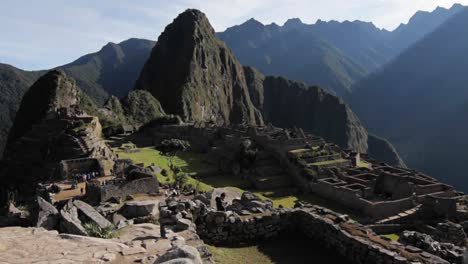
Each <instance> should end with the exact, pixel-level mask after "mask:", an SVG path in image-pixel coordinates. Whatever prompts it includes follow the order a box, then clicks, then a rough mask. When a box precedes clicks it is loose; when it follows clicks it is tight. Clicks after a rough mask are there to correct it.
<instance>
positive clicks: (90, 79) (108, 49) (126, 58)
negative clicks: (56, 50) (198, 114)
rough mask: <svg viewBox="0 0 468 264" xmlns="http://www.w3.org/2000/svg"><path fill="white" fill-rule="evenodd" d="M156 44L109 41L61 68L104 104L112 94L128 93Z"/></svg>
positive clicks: (122, 95)
mask: <svg viewBox="0 0 468 264" xmlns="http://www.w3.org/2000/svg"><path fill="white" fill-rule="evenodd" d="M154 44H155V43H154V42H153V41H150V40H145V39H128V40H126V41H123V42H121V43H119V44H116V43H108V44H107V45H106V46H104V47H103V48H102V49H101V50H100V51H98V52H96V53H92V54H88V55H85V56H83V57H81V58H79V59H77V60H76V61H74V62H72V63H69V64H66V65H63V66H60V67H59V68H61V69H63V70H65V72H66V73H67V74H68V75H70V76H71V77H73V78H74V79H75V80H76V81H77V84H78V85H79V86H80V88H81V89H82V90H83V91H84V92H86V93H87V94H88V95H89V96H91V97H92V98H93V99H94V100H95V101H96V102H97V103H98V104H102V103H104V101H105V100H106V99H107V97H108V96H109V94H111V95H115V96H117V97H119V98H120V97H124V96H126V95H127V93H128V92H129V91H130V90H131V88H132V87H133V85H134V83H135V80H136V79H137V78H138V74H139V73H140V72H141V69H142V67H143V65H144V63H145V61H146V60H147V59H148V57H149V55H150V52H151V49H152V48H153V46H154Z"/></svg>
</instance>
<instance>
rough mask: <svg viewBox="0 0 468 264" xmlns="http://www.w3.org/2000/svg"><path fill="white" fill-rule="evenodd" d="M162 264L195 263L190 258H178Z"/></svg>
mask: <svg viewBox="0 0 468 264" xmlns="http://www.w3.org/2000/svg"><path fill="white" fill-rule="evenodd" d="M162 264H193V261H192V260H191V259H188V258H178V259H171V260H169V261H166V262H163V263H162Z"/></svg>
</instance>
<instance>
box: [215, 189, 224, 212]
mask: <svg viewBox="0 0 468 264" xmlns="http://www.w3.org/2000/svg"><path fill="white" fill-rule="evenodd" d="M225 198H226V193H222V194H221V195H220V196H218V197H216V199H215V201H216V210H218V211H223V212H224V211H226V201H225V200H224V199H225Z"/></svg>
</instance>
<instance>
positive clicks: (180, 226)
mask: <svg viewBox="0 0 468 264" xmlns="http://www.w3.org/2000/svg"><path fill="white" fill-rule="evenodd" d="M191 227H194V224H193V223H192V221H190V220H189V219H184V218H181V219H179V220H177V224H176V228H175V230H176V231H177V232H180V231H185V230H187V229H189V228H191Z"/></svg>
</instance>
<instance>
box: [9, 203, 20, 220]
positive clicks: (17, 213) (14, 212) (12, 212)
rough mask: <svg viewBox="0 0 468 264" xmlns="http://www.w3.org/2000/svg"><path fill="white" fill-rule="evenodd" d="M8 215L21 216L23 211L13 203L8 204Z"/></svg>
mask: <svg viewBox="0 0 468 264" xmlns="http://www.w3.org/2000/svg"><path fill="white" fill-rule="evenodd" d="M7 215H8V217H21V216H22V215H23V211H21V210H20V209H18V208H17V207H16V206H15V205H14V204H13V203H10V204H9V205H8V214H7Z"/></svg>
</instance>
